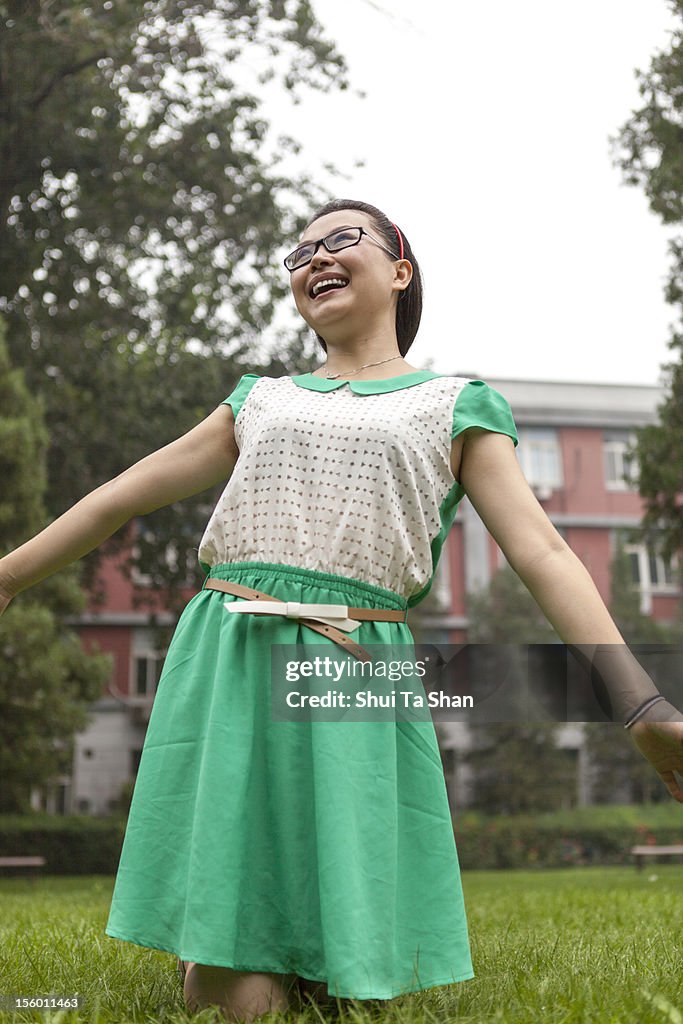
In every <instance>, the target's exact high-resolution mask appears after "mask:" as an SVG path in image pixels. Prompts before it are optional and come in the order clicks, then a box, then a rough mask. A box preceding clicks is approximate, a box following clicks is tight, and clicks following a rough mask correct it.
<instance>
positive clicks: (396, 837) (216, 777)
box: [105, 562, 474, 999]
mask: <svg viewBox="0 0 683 1024" xmlns="http://www.w3.org/2000/svg"><path fill="white" fill-rule="evenodd" d="M210 575H211V576H215V577H219V578H222V579H230V580H233V581H236V582H239V583H242V584H244V585H246V586H248V587H253V588H256V589H261V590H263V591H264V592H265V593H266V594H271V595H272V596H273V597H277V598H280V599H281V600H287V601H300V602H324V603H335V604H348V605H357V606H358V605H361V606H366V607H373V608H405V607H406V603H405V601H404V600H403V599H402V598H400V597H398V596H397V595H396V594H394V593H392V592H391V591H389V590H384V589H382V588H380V587H375V586H372V585H370V584H367V583H364V582H362V581H359V580H354V579H350V578H347V577H342V576H337V575H333V574H331V573H322V572H314V571H312V570H307V569H299V568H296V567H294V566H289V565H277V564H269V563H264V562H248V563H247V562H234V563H226V564H223V565H218V566H214V567H213V568H212V569H211V571H210ZM239 600H241V598H237V597H233V596H231V595H228V594H224V593H221V592H219V591H215V590H202V591H200V592H199V593H198V594H196V595H195V596H194V597H193V598H192V600H191V601H190V602H189V604H188V605H187V606H186V608H185V609H184V611H183V613H182V615H181V617H180V620H179V622H178V625H177V628H176V631H175V634H174V636H173V640H172V642H171V645H170V647H169V650H168V654H167V656H166V660H165V663H164V669H163V672H162V675H161V678H160V680H159V685H158V689H157V692H156V695H155V699H154V705H153V708H152V713H151V717H150V720H149V725H148V728H147V734H146V737H145V744H144V748H143V751H142V756H141V760H140V765H139V769H138V775H137V780H136V784H135V790H134V793H133V799H132V804H131V808H130V813H129V817H128V822H127V827H126V834H125V838H124V842H123V847H122V850H121V857H120V862H119V866H118V872H117V876H116V882H115V886H114V892H113V897H112V904H111V909H110V913H109V919H108V922H107V925H106V928H105V931H106V934H107V935H109V936H111V937H112V938H116V939H122V940H124V941H126V942H133V943H135V944H137V945H139V946H145V947H149V948H153V949H160V950H166V951H168V952H169V953H174V954H176V955H177V956H179V957H180V958H181V959H183V960H188V961H195V962H197V963H201V964H209V965H214V966H220V967H232V968H234V969H236V970H240V971H259V972H275V973H280V974H289V973H296V974H298V975H300V976H301V977H303V978H309V979H311V980H314V981H323V982H327V987H328V991H329V992H330V994H331V995H333V996H335V995H336V996H338V997H340V998H353V999H391V998H393V997H395V996H398V995H401V994H403V993H407V992H416V991H419V990H420V989H425V988H429V987H432V986H436V985H448V984H451V983H453V982H458V981H464V980H465V979H468V978H473V977H474V971H473V968H472V961H471V958H470V948H469V941H468V932H467V921H466V915H465V907H464V903H463V893H462V886H461V881H460V870H459V864H458V856H457V852H456V846H455V839H454V835H453V826H452V821H451V815H450V809H449V804H448V798H447V794H446V784H445V780H444V775H443V768H442V764H441V758H440V754H439V747H438V743H437V738H436V733H435V731H434V726H433V724H432V721H431V719H430V718H429V715H427V717H428V718H429V720H428V721H424V720H423V721H389V720H384V721H339V720H337V721H330V720H328V721H320V720H309V721H301V720H299V721H284V720H276V718H275V716H274V715H273V713H272V706H271V651H270V645H271V644H301V645H306V647H307V648H309V647H310V648H313V647H315V648H316V652H317V653H319V652H320V650H321V648H323V647H325V648H326V649H329V652H330V657H332V658H339V659H342V660H347V661H348V660H349V659H350V660H354V659H352V658H351V656H350V655H349V654H348V653H346V652H344V651H343V650H342V649H341V648H340V647H339V646H338V645H337V644H335V643H333V642H332V641H331V640H329V639H327V638H325V637H322V636H321V635H320V634H318V633H316V632H315V631H314V630H311V629H309V628H308V627H307V626H305V625H304V624H302V623H301V622H299V621H297V620H296V619H287V618H285V617H283V616H280V615H254V614H250V613H242V614H237V615H235V614H231V613H230V612H228V610H227V609H226V608H225V607H224V605H225V604H226V603H229V602H232V601H239ZM350 635H351V636H352V637H353V639H354V640H356V641H357V642H358V643H359V644H361V645H362V646H366V645H373V644H385V645H393V644H401V645H402V644H408V645H409V644H412V643H414V640H413V637H412V634H411V632H410V629H409V627H408V625H407V624H405V623H395V622H362V623H361V625H360V626H359V627H358V628H357V629H356V630H355V631H354V632H353V633H352V634H350ZM403 650H404V651H405V650H406V649H405V648H404V649H403Z"/></svg>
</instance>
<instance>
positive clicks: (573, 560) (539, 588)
mask: <svg viewBox="0 0 683 1024" xmlns="http://www.w3.org/2000/svg"><path fill="white" fill-rule="evenodd" d="M465 434H466V436H465V442H464V445H463V450H462V458H461V460H460V482H461V483H462V486H463V487H464V489H465V492H466V494H467V496H468V498H469V499H470V501H471V502H472V505H473V506H474V508H475V509H476V511H477V513H478V514H479V516H480V517H481V519H482V521H483V522H484V525H485V526H486V528H487V529H488V530H489V532H490V533H491V535H492V536H493V538H494V539H495V541H496V543H497V544H498V545H499V547H500V548H501V550H502V551H503V554H504V555H505V557H506V559H507V560H508V562H509V563H510V565H511V566H512V568H513V569H514V571H515V572H516V573H517V575H518V576H519V577H520V579H521V580H522V582H523V583H524V584H525V586H526V587H527V589H528V590H529V592H530V593H531V595H532V596H533V598H534V599H535V601H536V602H537V604H538V605H539V607H540V608H541V610H542V611H543V613H544V615H545V616H546V618H547V619H548V621H549V622H550V623H551V625H552V626H553V627H554V628H555V629H556V631H557V633H558V634H559V636H560V637H561V639H562V640H563V642H564V643H566V644H568V645H578V647H579V650H580V651H581V654H582V656H584V657H585V658H586V659H587V660H588V661H589V662H590V663H591V664H592V665H593V667H594V668H597V670H598V672H599V675H600V678H601V680H602V682H603V684H604V686H605V689H606V691H607V694H608V696H609V700H610V703H611V706H612V708H613V709H614V715H615V717H616V718H617V720H621V721H622V722H625V721H626V719H627V718H628V716H629V715H630V714H632V713H633V712H634V711H635V710H636V709H637V708H638V707H639V706H640V705H641V704H642V703H643V701H645V700H646V699H647V698H648V697H651V696H653V695H655V694H657V692H658V691H657V687H656V686H655V684H654V682H653V681H652V679H651V678H650V676H649V675H648V674H647V672H646V671H645V670H644V669H643V668H642V666H641V665H640V664H639V662H638V661H637V659H636V658H635V657H634V656H633V654H632V653H631V652H630V651H629V648H628V647H627V646H626V644H625V641H624V638H623V637H622V636H621V634H620V632H619V630H618V629H617V627H616V624H615V622H614V620H613V619H612V617H611V616H610V614H609V612H608V610H607V608H606V607H605V605H604V603H603V601H602V598H601V597H600V594H599V592H598V589H597V587H596V586H595V583H594V582H593V580H592V578H591V576H590V574H589V573H588V570H587V569H586V567H585V566H584V564H583V562H582V561H581V559H580V558H578V556H577V555H576V554H575V553H574V552H573V551H572V549H571V548H570V547H569V545H568V544H567V543H566V542H565V540H564V539H563V538H562V537H561V536H560V534H559V533H558V532H557V530H556V529H555V527H554V526H553V524H552V523H551V522H550V520H549V518H548V517H547V515H546V514H545V512H544V510H543V509H542V507H541V505H540V504H539V502H538V499H537V498H536V496H535V495H534V493H533V491H532V490H531V488H530V487H529V484H528V482H527V480H526V478H525V476H524V474H523V473H522V470H521V467H520V465H519V463H518V461H517V457H516V455H515V451H514V446H513V442H512V439H511V438H509V437H507V436H506V435H505V434H499V433H494V432H493V431H487V430H483V429H481V428H478V427H477V428H470V429H469V430H467V431H466V432H465ZM582 660H583V658H582ZM629 731H630V735H631V738H632V739H633V742H634V743H635V745H636V747H637V748H638V750H640V752H641V753H642V754H643V756H644V757H645V758H646V759H647V760H649V761H650V763H651V764H652V765H653V766H654V767H655V769H656V771H657V772H658V774H659V776H660V778H661V779H662V781H663V782H664V784H665V785H666V787H667V789H668V790H669V792H670V793H671V795H672V796H673V797H674V799H676V800H678V801H680V802H681V803H683V787H681V785H680V783H679V782H678V781H677V780H676V778H675V775H674V771H677V772H678V773H679V774H680V775H683V715H681V713H680V712H679V711H677V709H676V708H674V707H673V705H672V704H670V703H669V702H668V701H665V700H664V701H659V702H658V703H656V704H654V705H653V707H652V708H651V709H650V710H648V711H646V712H645V713H644V714H643V716H642V717H639V718H638V719H637V721H635V722H634V724H633V725H632V726H631V727H630V730H629Z"/></svg>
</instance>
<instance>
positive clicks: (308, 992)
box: [300, 978, 337, 1007]
mask: <svg viewBox="0 0 683 1024" xmlns="http://www.w3.org/2000/svg"><path fill="white" fill-rule="evenodd" d="M300 985H301V992H302V995H303V997H304V1001H305V1002H308V1000H307V999H306V996H311V997H312V998H313V999H314V1000H315V1002H316V1003H317V1004H318V1006H321V1007H330V1006H336V1005H337V1000H336V999H335V997H334V996H333V995H330V994H329V993H328V989H327V982H325V981H311V979H310V978H300Z"/></svg>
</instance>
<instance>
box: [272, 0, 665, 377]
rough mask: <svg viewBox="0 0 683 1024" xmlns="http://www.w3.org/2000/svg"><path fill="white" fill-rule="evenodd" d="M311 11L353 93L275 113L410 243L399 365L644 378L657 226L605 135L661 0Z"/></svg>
mask: <svg viewBox="0 0 683 1024" xmlns="http://www.w3.org/2000/svg"><path fill="white" fill-rule="evenodd" d="M313 7H314V10H315V11H316V14H317V17H318V19H319V20H320V22H321V23H322V25H323V26H324V28H325V31H326V34H327V35H328V36H329V37H331V38H332V39H333V40H334V41H335V42H336V44H337V45H338V47H339V49H340V50H341V51H342V53H343V54H344V55H345V56H346V58H347V61H348V63H349V67H350V79H351V82H352V85H353V86H354V88H355V89H363V90H365V92H366V93H367V96H366V98H365V99H361V98H358V97H357V96H355V95H354V94H353V93H340V94H339V95H338V96H329V95H328V96H319V95H317V94H315V93H313V94H307V95H306V97H305V99H304V101H303V102H302V104H301V105H300V106H299V107H293V106H291V105H289V104H287V105H286V106H284V105H283V106H282V108H281V109H279V110H278V111H275V113H274V116H275V118H276V120H277V119H278V118H280V117H281V118H282V122H281V125H280V126H281V127H282V128H283V129H284V130H286V131H287V132H288V133H289V134H291V135H293V136H294V137H295V138H298V139H299V140H300V141H301V142H302V143H303V145H304V154H305V162H306V165H307V166H308V167H309V169H310V170H311V171H312V172H315V168H316V167H319V169H320V179H319V180H320V181H321V183H325V184H326V185H328V186H329V187H330V188H332V189H333V191H334V192H335V193H336V194H338V195H340V196H341V197H343V198H358V199H363V200H365V201H367V202H370V203H373V204H374V205H376V206H379V207H380V208H382V209H383V210H384V211H385V212H386V213H387V214H388V215H389V217H390V218H391V219H392V220H395V221H396V222H397V223H398V224H399V226H401V227H402V229H403V230H404V231H405V233H406V235H407V236H408V238H409V239H410V242H411V244H412V246H413V249H414V251H415V255H416V257H417V259H418V260H419V262H420V266H421V268H422V272H423V275H424V278H425V309H424V313H423V319H422V323H421V326H420V330H419V333H418V336H417V338H416V340H415V342H414V344H413V347H412V348H411V350H410V352H409V354H408V357H407V358H408V360H409V362H411V363H412V364H413V365H416V366H424V367H427V366H430V367H431V368H432V369H434V370H436V371H438V372H443V373H463V374H466V375H468V376H480V377H483V378H484V379H486V378H487V377H514V378H532V379H535V380H539V379H549V380H574V381H591V382H603V381H604V382H614V383H646V384H654V383H657V382H658V381H659V378H660V367H661V364H662V363H664V362H666V361H668V360H670V359H671V358H672V352H671V350H669V349H668V348H667V341H668V339H669V336H670V331H669V326H670V324H672V323H673V322H674V321H675V319H676V311H675V310H674V308H673V307H670V306H668V305H667V304H666V302H665V300H664V294H663V285H664V280H665V277H666V273H667V267H668V262H669V258H668V254H667V241H668V238H669V237H671V236H672V235H673V234H674V231H673V229H672V228H667V227H665V226H664V225H663V224H661V222H660V221H659V219H658V218H657V217H656V216H655V215H654V214H652V213H650V211H649V209H648V206H647V202H646V199H645V196H644V194H643V193H642V191H641V190H640V189H638V188H634V187H627V186H626V185H623V184H622V182H621V173H620V171H619V170H618V169H617V168H615V167H613V166H612V162H611V158H610V150H609V142H608V137H609V136H610V135H614V134H616V133H617V130H618V128H619V127H620V125H621V124H622V123H623V122H624V121H625V120H626V119H627V118H628V116H629V114H630V112H631V110H633V109H635V108H637V107H638V106H639V105H640V102H641V100H640V96H639V93H638V89H637V83H636V80H635V76H634V70H635V69H636V68H640V69H642V70H646V69H647V68H648V67H649V64H650V60H651V58H652V56H653V55H654V54H655V53H656V52H657V51H659V50H662V49H666V48H667V47H668V45H669V41H670V38H671V37H670V32H671V30H672V29H673V28H674V27H675V25H676V24H677V20H676V19H675V18H674V17H673V16H672V14H671V12H670V10H669V7H668V5H667V4H666V3H665V0H599V2H596V0H575V2H574V3H573V4H571V5H567V4H559V3H549V2H548V0H517V2H516V3H514V4H512V3H510V0H487V2H486V3H474V2H469V3H445V2H443V0H422V2H421V3H420V4H419V5H416V4H415V3H414V2H409V0H377V2H374V0H344V2H343V3H340V2H332V0H313ZM283 103H284V101H283ZM272 116H273V113H271V117H272ZM300 159H301V158H300ZM356 160H364V161H365V167H363V168H356V169H354V163H355V161H356ZM330 162H331V163H334V164H335V165H336V166H338V167H339V168H340V169H341V170H344V171H346V172H347V173H348V174H349V175H350V178H349V180H348V181H343V182H342V181H339V182H337V183H336V184H335V183H334V182H333V179H332V178H330V177H329V175H327V174H326V172H325V171H324V164H325V163H330Z"/></svg>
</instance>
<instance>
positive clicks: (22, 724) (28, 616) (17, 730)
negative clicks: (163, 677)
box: [0, 319, 110, 813]
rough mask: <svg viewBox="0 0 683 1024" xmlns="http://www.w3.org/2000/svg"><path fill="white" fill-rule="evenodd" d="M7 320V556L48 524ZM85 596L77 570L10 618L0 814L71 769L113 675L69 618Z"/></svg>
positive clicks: (41, 440)
mask: <svg viewBox="0 0 683 1024" xmlns="http://www.w3.org/2000/svg"><path fill="white" fill-rule="evenodd" d="M3 332H4V325H3V323H2V320H1V319H0V477H1V478H2V481H3V492H2V498H0V554H4V553H5V552H6V551H7V550H8V549H10V548H13V547H16V546H17V545H18V544H20V543H22V542H23V541H24V540H26V539H28V537H29V536H30V535H31V534H33V533H35V532H37V531H38V530H39V529H40V528H41V527H42V526H44V525H45V512H44V507H43V501H42V499H43V493H44V490H45V483H46V472H45V448H46V444H47V432H46V429H45V425H44V423H43V412H42V407H41V402H40V401H39V400H38V399H36V398H34V397H33V396H31V394H30V393H29V391H28V389H27V387H26V384H25V382H24V380H23V374H22V373H21V371H20V370H16V369H12V367H11V365H10V363H9V359H8V355H7V348H6V345H5V340H4V333H3ZM83 603H84V602H83V598H82V594H81V590H80V588H79V586H78V579H77V572H76V570H75V569H70V570H66V571H65V572H62V573H60V574H59V575H58V576H55V577H53V579H52V580H46V581H45V582H44V583H42V584H40V585H39V586H37V587H35V588H33V589H32V590H31V591H30V592H28V593H27V594H26V595H23V594H22V595H20V596H19V597H18V598H16V599H15V600H14V601H13V602H12V603H11V604H10V606H9V608H8V609H7V611H6V612H5V614H4V615H3V616H2V618H0V779H2V786H1V787H0V812H10V813H21V812H25V811H27V810H29V809H30V794H31V789H32V788H33V787H34V786H39V785H41V784H43V783H44V782H46V781H48V780H49V779H51V778H52V777H53V776H54V775H56V774H58V773H59V772H70V771H71V765H72V763H73V736H74V734H75V733H76V732H77V731H79V730H81V729H83V728H84V726H85V725H86V723H87V711H86V709H87V705H88V704H90V703H92V701H94V700H96V699H97V698H98V697H99V696H100V694H101V692H102V687H103V686H104V684H105V682H106V680H107V678H108V676H109V672H110V662H109V658H108V657H105V656H103V655H89V654H87V653H85V652H84V651H83V649H82V647H81V645H80V642H79V639H78V636H77V635H76V634H75V633H74V632H73V631H71V630H69V629H68V628H67V627H66V626H65V625H64V618H65V616H68V615H73V614H74V613H76V612H78V611H80V610H81V609H82V607H83Z"/></svg>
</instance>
